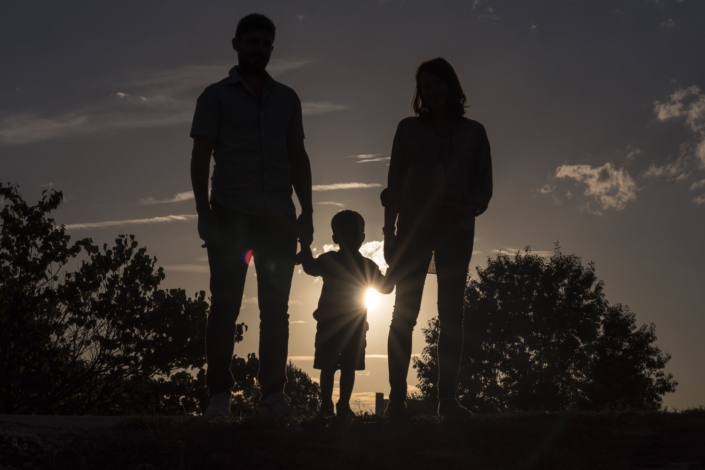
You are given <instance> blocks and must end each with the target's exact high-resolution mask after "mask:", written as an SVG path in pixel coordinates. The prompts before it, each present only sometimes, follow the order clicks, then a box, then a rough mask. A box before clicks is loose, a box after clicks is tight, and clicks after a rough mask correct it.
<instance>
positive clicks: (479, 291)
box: [414, 247, 677, 412]
mask: <svg viewBox="0 0 705 470" xmlns="http://www.w3.org/2000/svg"><path fill="white" fill-rule="evenodd" d="M477 274H478V277H477V279H473V280H472V281H471V282H470V283H469V285H468V287H467V289H466V297H465V322H464V331H465V345H464V349H463V363H462V366H461V372H460V377H459V387H458V397H459V400H460V401H461V403H463V404H464V405H465V406H467V407H468V408H470V409H472V410H474V411H480V412H498V411H508V410H538V409H543V410H560V409H571V408H573V409H574V408H579V409H605V408H621V409H624V408H629V409H639V410H653V409H658V408H659V407H660V406H661V403H662V396H663V395H664V394H666V393H669V392H673V391H675V387H676V385H677V382H676V381H675V380H674V379H673V376H672V375H671V374H666V373H665V372H664V368H665V365H666V363H667V362H668V361H669V360H670V355H668V354H664V353H663V352H662V351H661V350H660V349H659V348H658V347H657V346H655V345H654V342H655V341H656V334H655V326H654V324H653V323H652V324H649V325H642V326H641V327H637V326H636V318H635V315H634V314H633V313H632V312H631V311H630V310H629V308H628V307H626V306H623V305H621V304H616V305H612V306H611V305H609V303H608V302H607V300H606V299H605V295H604V293H603V283H602V281H599V280H598V279H597V277H596V275H595V267H594V264H593V263H590V264H589V265H588V266H583V265H582V264H581V261H580V258H578V257H577V256H574V255H564V254H562V253H561V252H560V249H559V248H558V247H556V250H555V252H554V254H553V256H552V257H551V258H550V259H545V258H542V257H540V256H538V255H536V254H532V253H531V252H530V251H529V249H528V248H527V249H526V250H525V251H524V252H519V253H517V254H516V255H515V256H514V259H511V258H510V257H509V256H507V255H504V254H500V255H499V256H497V257H496V258H494V259H489V260H488V264H487V267H486V268H481V267H478V268H477ZM423 332H424V336H425V339H426V347H425V348H424V350H423V353H422V355H421V357H420V358H416V359H414V368H416V369H417V374H418V378H419V382H420V383H419V387H420V389H421V392H422V394H423V396H424V397H425V398H426V399H429V400H435V398H436V384H437V378H438V366H437V360H436V357H437V356H436V353H437V344H438V333H439V322H438V319H437V318H433V319H432V320H430V321H429V324H428V327H427V328H424V329H423Z"/></svg>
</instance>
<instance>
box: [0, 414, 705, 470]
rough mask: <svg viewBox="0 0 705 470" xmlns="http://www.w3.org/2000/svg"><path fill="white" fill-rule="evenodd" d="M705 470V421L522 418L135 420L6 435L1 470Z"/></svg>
mask: <svg viewBox="0 0 705 470" xmlns="http://www.w3.org/2000/svg"><path fill="white" fill-rule="evenodd" d="M15 468H16V469H22V468H32V469H52V468H56V469H134V470H139V469H142V470H151V469H154V470H157V469H213V470H218V469H243V470H244V469H301V468H311V469H330V468H336V469H341V470H345V469H358V468H364V469H376V468H380V469H382V468H384V469H387V470H391V469H429V470H430V469H437V468H438V469H466V468H472V469H571V470H580V469H640V468H650V469H656V468H672V469H675V468H694V469H705V409H693V410H687V411H682V412H651V413H636V412H635V413H630V412H603V413H515V414H501V415H478V416H475V417H473V418H472V419H471V420H469V421H464V422H447V421H443V420H439V419H438V418H435V417H431V416H426V417H424V416H421V417H416V418H413V419H411V420H409V421H407V422H404V423H389V422H386V421H384V420H381V419H376V418H374V417H372V416H369V415H366V416H362V417H358V418H357V419H355V420H354V421H353V422H351V423H349V424H347V425H341V424H340V423H338V422H336V421H335V420H332V421H328V422H321V421H318V420H315V419H310V418H297V419H291V420H281V421H268V420H262V419H258V418H243V419H240V418H227V419H226V418H220V419H216V420H211V421H205V420H203V419H199V418H182V419H179V418H175V419H169V418H158V417H140V418H134V419H131V420H128V421H126V422H125V423H123V424H120V425H118V426H115V427H113V428H110V429H104V430H100V431H95V430H94V431H90V432H88V431H83V432H80V433H73V434H71V433H68V434H64V435H61V436H58V437H57V436H53V437H51V438H49V437H42V436H41V435H36V434H35V435H14V436H13V435H10V434H5V435H0V470H6V469H15Z"/></svg>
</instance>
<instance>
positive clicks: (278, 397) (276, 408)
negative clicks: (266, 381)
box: [259, 392, 297, 416]
mask: <svg viewBox="0 0 705 470" xmlns="http://www.w3.org/2000/svg"><path fill="white" fill-rule="evenodd" d="M259 412H260V414H268V415H280V416H292V415H295V414H296V413H297V411H296V408H294V407H293V406H292V405H291V403H289V399H288V398H287V396H286V395H284V393H282V392H277V393H272V394H269V395H268V396H267V398H265V399H264V400H260V402H259Z"/></svg>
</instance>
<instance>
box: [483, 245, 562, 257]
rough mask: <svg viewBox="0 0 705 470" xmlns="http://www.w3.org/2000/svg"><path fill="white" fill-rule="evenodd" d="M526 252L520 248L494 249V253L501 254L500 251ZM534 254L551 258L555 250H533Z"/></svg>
mask: <svg viewBox="0 0 705 470" xmlns="http://www.w3.org/2000/svg"><path fill="white" fill-rule="evenodd" d="M519 252H521V253H524V250H520V249H519V248H511V247H507V248H500V249H498V250H492V253H496V254H500V253H519ZM531 254H532V255H537V256H540V257H541V258H550V257H551V256H553V254H554V252H553V251H547V250H531Z"/></svg>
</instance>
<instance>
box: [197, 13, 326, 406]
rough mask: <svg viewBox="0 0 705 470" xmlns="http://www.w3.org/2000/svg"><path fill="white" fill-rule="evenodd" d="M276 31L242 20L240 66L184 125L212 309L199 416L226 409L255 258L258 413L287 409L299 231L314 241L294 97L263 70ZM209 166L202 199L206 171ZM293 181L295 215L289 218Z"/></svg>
mask: <svg viewBox="0 0 705 470" xmlns="http://www.w3.org/2000/svg"><path fill="white" fill-rule="evenodd" d="M275 31H276V28H275V26H274V23H272V21H271V20H270V19H269V18H267V17H265V16H263V15H259V14H251V15H248V16H245V17H244V18H242V19H241V20H240V21H239V22H238V24H237V29H236V32H235V38H234V39H233V40H232V45H233V49H235V51H236V52H237V58H238V65H237V66H235V67H233V68H232V69H231V70H230V74H229V76H228V77H227V78H225V79H223V80H221V81H220V82H218V83H214V84H212V85H210V86H208V87H207V88H206V89H205V91H204V92H203V93H202V94H201V96H200V97H199V98H198V103H197V105H196V112H195V115H194V118H193V125H192V128H191V137H192V138H193V152H192V157H191V183H192V185H193V192H194V196H195V198H196V209H197V211H198V234H199V236H200V237H201V239H203V241H204V242H205V246H206V248H207V251H208V263H209V265H210V272H211V279H210V289H211V310H210V314H209V315H208V323H207V326H206V361H207V363H208V370H207V373H206V386H207V387H208V393H209V396H210V403H209V406H208V409H207V410H206V412H205V414H206V416H213V415H227V414H229V413H230V397H231V392H230V389H231V388H232V387H233V386H234V384H235V381H234V379H233V376H232V374H231V372H230V363H231V361H232V357H233V348H234V345H235V342H234V337H235V324H236V320H237V317H238V314H239V312H240V306H241V303H242V295H243V290H244V286H245V276H246V274H247V267H248V264H249V262H250V258H251V257H252V256H254V263H255V269H256V271H257V294H258V299H259V309H260V344H259V359H260V368H259V372H258V376H257V378H258V381H259V384H260V390H261V400H260V406H259V408H260V412H269V413H276V414H291V413H294V412H295V409H294V407H293V406H291V405H290V404H289V402H288V400H287V398H286V396H285V395H284V384H285V383H286V361H287V354H288V342H289V315H288V302H289V290H290V288H291V278H292V276H293V273H294V258H295V254H296V240H297V236H298V239H299V241H300V242H301V245H302V246H310V245H311V242H312V241H313V222H312V213H313V206H312V204H311V165H310V163H309V159H308V155H307V154H306V149H305V148H304V141H303V139H304V132H303V123H302V117H301V102H300V101H299V98H298V96H297V95H296V93H295V92H294V90H292V89H291V88H289V87H286V86H284V85H282V84H281V83H278V82H276V81H274V80H273V79H272V77H270V76H269V74H268V73H267V72H266V71H265V68H266V66H267V64H268V63H269V58H270V56H271V54H272V50H273V48H274V47H273V43H274V36H275ZM211 155H213V160H214V162H215V165H214V168H213V177H212V191H211V197H210V203H209V201H208V176H209V165H210V159H211ZM292 186H293V189H294V190H295V191H296V196H297V197H298V200H299V203H300V205H301V210H302V213H301V215H300V216H299V218H298V220H297V219H296V209H295V207H294V202H293V201H292V197H291V196H292Z"/></svg>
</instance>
